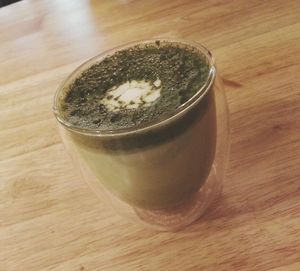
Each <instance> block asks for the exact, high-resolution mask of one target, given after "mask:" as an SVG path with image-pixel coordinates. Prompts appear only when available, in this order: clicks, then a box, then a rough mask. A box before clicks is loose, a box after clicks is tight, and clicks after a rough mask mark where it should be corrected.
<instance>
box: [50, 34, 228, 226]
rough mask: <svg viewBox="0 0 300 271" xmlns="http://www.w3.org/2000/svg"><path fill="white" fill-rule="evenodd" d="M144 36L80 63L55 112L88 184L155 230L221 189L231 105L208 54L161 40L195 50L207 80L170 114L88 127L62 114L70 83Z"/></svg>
mask: <svg viewBox="0 0 300 271" xmlns="http://www.w3.org/2000/svg"><path fill="white" fill-rule="evenodd" d="M154 42H157V40H146V41H139V42H135V43H130V44H126V45H123V46H120V47H117V48H115V49H112V50H109V51H106V52H104V53H102V54H100V55H98V56H96V57H94V58H92V59H90V60H88V61H87V62H85V63H84V64H82V65H81V66H80V67H78V68H77V69H76V70H75V71H74V72H73V73H72V74H71V75H70V76H69V77H68V78H67V79H66V80H65V81H64V82H63V83H62V84H61V85H60V86H59V88H58V90H57V92H56V95H55V98H54V105H53V111H54V114H55V116H56V119H57V120H58V123H59V130H60V134H61V137H62V139H63V142H64V144H65V147H66V149H67V151H68V153H69V154H70V155H71V157H72V159H73V161H74V163H75V164H76V165H77V167H79V168H80V170H81V172H82V176H83V178H84V180H85V181H86V183H87V184H88V185H89V186H90V187H91V188H92V190H93V191H94V192H95V193H96V195H98V196H99V197H100V198H101V199H102V200H104V201H105V202H107V203H108V205H110V206H113V207H115V209H116V210H117V211H118V212H119V213H120V214H121V215H123V216H126V217H128V218H130V219H131V220H132V221H137V222H141V223H143V224H145V225H147V226H150V227H152V228H155V229H157V230H167V231H176V230H179V229H181V228H184V227H185V226H187V225H189V224H190V223H192V222H193V221H195V220H197V219H198V218H199V217H200V216H201V215H202V214H203V213H204V211H205V210H206V209H207V208H208V207H209V205H210V204H211V203H212V202H213V201H214V200H216V199H217V198H218V197H219V195H220V193H221V190H222V179H223V178H224V173H225V168H226V163H227V160H228V147H229V144H228V142H229V123H228V108H227V102H226V98H225V94H224V91H223V87H222V81H221V79H220V77H219V75H218V74H217V70H216V66H215V63H214V60H213V57H212V55H211V53H210V52H209V51H208V50H207V49H206V48H205V47H204V46H202V45H200V44H198V43H194V42H189V41H182V40H170V39H161V40H160V42H161V44H164V43H166V44H167V43H172V44H176V45H177V46H179V47H180V46H183V47H187V48H192V49H193V50H195V49H196V50H197V52H198V53H199V56H200V57H201V58H202V59H203V60H204V61H205V62H206V64H207V65H208V68H209V73H208V77H207V81H206V82H205V84H204V85H203V86H202V87H201V88H200V89H199V90H198V91H197V93H196V94H195V95H194V96H193V97H191V98H190V99H189V100H188V101H186V102H185V103H184V104H182V105H181V106H179V107H178V108H177V109H176V110H175V111H174V112H173V113H172V114H170V115H166V116H164V118H163V119H160V120H159V121H153V122H151V123H147V124H144V125H140V126H138V127H133V128H132V127H130V128H125V129H116V130H109V131H108V130H105V131H101V130H100V129H84V128H80V127H76V126H74V125H72V124H71V123H69V122H68V121H67V120H66V119H64V116H63V114H62V108H61V105H62V100H63V98H64V97H65V94H66V91H65V90H66V89H67V86H68V85H69V84H70V83H72V82H73V81H74V80H75V79H76V78H78V77H79V76H80V74H81V73H82V72H83V71H84V70H86V69H88V68H89V67H90V66H92V65H93V64H95V63H97V62H99V61H101V60H103V59H104V58H105V57H107V56H109V55H112V54H113V53H114V52H116V51H118V50H123V49H126V48H129V47H132V46H135V45H137V44H144V43H154Z"/></svg>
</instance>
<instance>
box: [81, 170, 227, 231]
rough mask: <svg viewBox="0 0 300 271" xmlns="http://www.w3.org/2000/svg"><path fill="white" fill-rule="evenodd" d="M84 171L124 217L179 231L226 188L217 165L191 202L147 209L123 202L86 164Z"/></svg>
mask: <svg viewBox="0 0 300 271" xmlns="http://www.w3.org/2000/svg"><path fill="white" fill-rule="evenodd" d="M81 172H82V173H83V177H84V179H85V181H86V182H87V183H88V185H89V186H90V187H91V188H92V189H93V190H94V192H95V193H96V194H97V195H98V196H99V197H100V198H101V199H102V200H103V199H105V201H106V202H107V203H108V204H109V205H110V206H112V207H114V208H113V209H115V210H116V211H117V213H119V214H120V215H122V216H123V217H127V218H129V219H130V220H131V221H133V222H137V223H141V224H143V225H145V226H147V227H150V228H152V229H155V230H159V231H178V230H180V229H183V228H185V227H186V226H188V225H190V224H191V223H193V222H194V221H196V220H197V219H199V218H200V216H201V215H203V213H204V212H205V211H206V210H207V208H208V207H209V206H210V205H211V203H212V202H213V201H215V200H216V199H217V198H218V197H219V195H220V193H221V191H222V181H221V180H220V179H219V178H218V175H217V172H216V167H215V165H213V166H212V169H211V172H210V174H209V176H208V178H207V180H206V182H205V183H204V185H202V186H201V188H200V189H199V191H198V192H197V193H196V195H195V196H194V197H193V199H191V200H190V201H188V202H185V203H184V204H182V205H180V206H178V207H176V208H173V209H168V210H153V211H152V210H145V209H141V208H137V207H134V206H131V205H129V204H127V203H126V202H123V201H121V200H120V199H119V198H117V197H116V196H114V195H113V194H112V193H110V192H109V191H107V190H106V189H105V188H104V187H101V185H99V180H97V179H96V178H95V177H94V176H93V175H92V174H90V172H89V170H87V168H86V167H82V165H81Z"/></svg>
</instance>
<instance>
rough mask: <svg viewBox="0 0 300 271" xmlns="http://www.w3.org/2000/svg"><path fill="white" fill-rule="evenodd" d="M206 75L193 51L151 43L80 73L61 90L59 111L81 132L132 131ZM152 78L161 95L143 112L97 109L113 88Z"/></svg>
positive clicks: (176, 101)
mask: <svg viewBox="0 0 300 271" xmlns="http://www.w3.org/2000/svg"><path fill="white" fill-rule="evenodd" d="M207 76H208V65H207V64H206V63H205V61H204V60H203V58H202V57H201V56H200V55H199V54H198V53H197V52H196V51H195V50H193V49H191V48H187V47H186V48H185V47H182V46H178V45H176V44H175V43H174V44H173V43H165V42H160V41H156V42H155V43H153V44H147V45H144V46H142V47H140V46H135V47H132V48H130V49H125V50H121V51H118V52H116V53H115V54H113V55H111V56H108V57H106V58H105V59H104V60H102V61H101V62H99V63H96V64H94V65H93V66H91V67H90V68H89V69H87V70H85V71H84V72H83V73H82V74H81V75H80V77H78V78H77V79H75V80H74V82H73V83H72V84H71V85H70V86H69V87H68V89H67V90H66V93H67V94H66V96H65V98H64V100H63V103H62V105H61V108H62V110H63V114H64V118H65V119H66V120H67V121H68V122H70V123H72V124H73V125H76V126H79V127H82V128H91V129H97V128H99V129H103V130H106V129H118V128H125V127H133V126H136V125H140V124H145V123H147V122H151V121H153V120H156V119H158V118H160V117H162V116H164V115H165V114H169V113H172V112H173V111H174V110H176V108H178V106H180V105H181V104H183V103H184V102H186V101H187V100H188V99H189V98H191V97H192V96H193V95H194V94H195V93H196V92H197V91H198V90H199V88H200V87H201V86H202V85H203V84H204V83H205V81H206V80H207ZM157 79H160V80H161V86H160V87H161V95H160V97H159V98H158V99H157V100H155V101H154V102H153V103H152V104H151V105H150V106H148V107H146V106H140V107H138V108H137V109H125V108H123V109H122V110H120V111H117V112H113V111H109V110H108V109H107V108H106V107H105V106H104V105H103V104H101V99H102V98H103V97H104V96H105V94H106V92H107V91H108V90H109V89H110V88H112V87H113V86H119V85H121V84H123V83H125V82H126V81H131V80H136V81H141V80H144V81H149V82H151V83H153V82H154V81H155V80H157ZM106 98H107V99H112V98H113V96H111V95H109V96H106ZM118 103H120V104H121V103H122V102H121V101H118ZM130 104H133V102H131V103H130ZM121 106H123V105H121Z"/></svg>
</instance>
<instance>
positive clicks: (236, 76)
mask: <svg viewBox="0 0 300 271" xmlns="http://www.w3.org/2000/svg"><path fill="white" fill-rule="evenodd" d="M299 14H300V3H299V1H298V0H295V1H293V0H286V1H281V0H274V1H258V0H257V1H242V0H236V1H217V0H212V1H211V0H203V1H196V0H186V1H179V0H173V1H167V0H166V1H158V0H149V1H130V0H129V1H121V0H119V1H117V0H113V1H109V0H107V1H95V0H90V1H84V0H74V1H58V0H53V1H46V0H40V1H30V0H28V1H21V2H19V3H17V4H13V5H10V6H7V7H5V8H1V9H0V18H1V24H0V75H1V76H0V85H1V86H0V114H1V118H0V128H1V129H0V152H1V156H0V157H1V161H0V270H1V271H2V270H3V271H19V270H22V271H23V270H25V271H27V270H30V271H34V270H39V271H46V270H49V271H50V270H51V271H58V270H64V271H65V270H72V271H73V270H74V271H75V270H76V271H83V270H88V271H90V270H174V271H176V270H178V271H179V270H180V271H181V270H208V271H223V270H228V271H231V270H239V271H240V270H241V271H244V270H260V271H267V270H268V271H298V270H300V201H299V198H300V182H299V180H300V167H299V164H300V121H299V119H300V19H299ZM153 37H172V38H184V39H190V40H194V41H199V42H201V43H204V44H206V45H207V47H209V48H210V49H211V50H212V52H213V53H214V55H215V58H216V60H217V63H218V66H219V69H220V70H221V71H222V74H223V77H224V83H225V89H226V93H227V97H228V101H229V109H230V112H231V156H230V166H229V169H228V172H227V177H226V180H225V181H224V193H223V196H222V198H221V199H220V201H219V203H218V205H216V206H214V208H213V209H212V210H211V211H209V212H208V213H207V214H206V215H205V217H204V218H203V219H202V220H201V221H199V222H197V223H195V224H193V225H192V226H190V227H188V228H187V229H186V230H184V231H181V232H178V233H157V232H153V231H151V230H147V229H144V228H143V227H141V226H139V225H134V224H131V223H130V222H128V221H125V220H124V219H123V218H121V217H119V216H118V215H115V213H114V212H112V211H111V210H110V209H109V207H107V206H106V205H104V204H103V203H101V202H99V200H98V199H97V198H96V196H94V194H93V193H92V192H91V191H90V190H89V189H88V188H87V186H86V185H85V183H83V181H81V178H80V175H79V173H78V172H77V170H76V169H75V168H73V166H72V164H71V162H70V160H69V158H68V156H67V155H66V153H65V150H64V148H63V146H62V144H61V140H60V138H59V135H58V132H57V128H56V123H55V120H54V117H53V115H52V112H51V106H52V97H53V94H54V92H55V89H56V88H57V86H58V84H59V82H60V81H61V80H62V79H63V78H65V77H66V76H67V74H68V73H70V72H71V71H72V70H73V69H74V68H75V67H76V66H78V65H79V64H80V63H81V62H83V61H84V60H86V59H87V58H89V57H92V56H94V55H95V54H97V53H100V52H102V51H103V50H105V49H108V48H111V47H114V46H116V45H119V44H122V43H124V42H128V41H132V40H137V39H145V38H153Z"/></svg>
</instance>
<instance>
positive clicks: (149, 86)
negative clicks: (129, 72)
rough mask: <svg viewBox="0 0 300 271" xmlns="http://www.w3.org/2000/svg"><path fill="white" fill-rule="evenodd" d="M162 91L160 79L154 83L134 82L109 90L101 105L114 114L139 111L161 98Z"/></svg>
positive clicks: (101, 100)
mask: <svg viewBox="0 0 300 271" xmlns="http://www.w3.org/2000/svg"><path fill="white" fill-rule="evenodd" d="M160 91H161V81H160V80H159V79H157V80H156V81H154V82H153V83H151V82H149V81H148V82H147V81H136V80H132V81H127V82H126V83H124V84H122V85H119V86H117V87H116V86H114V87H112V88H111V89H109V90H108V91H107V93H106V94H105V96H104V98H102V99H100V101H99V103H100V104H103V105H104V106H105V107H106V108H107V109H108V110H109V111H114V112H117V111H120V110H126V109H137V108H138V107H140V106H142V107H148V106H150V105H151V104H152V103H153V102H154V101H155V100H156V99H158V98H159V96H160Z"/></svg>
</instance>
